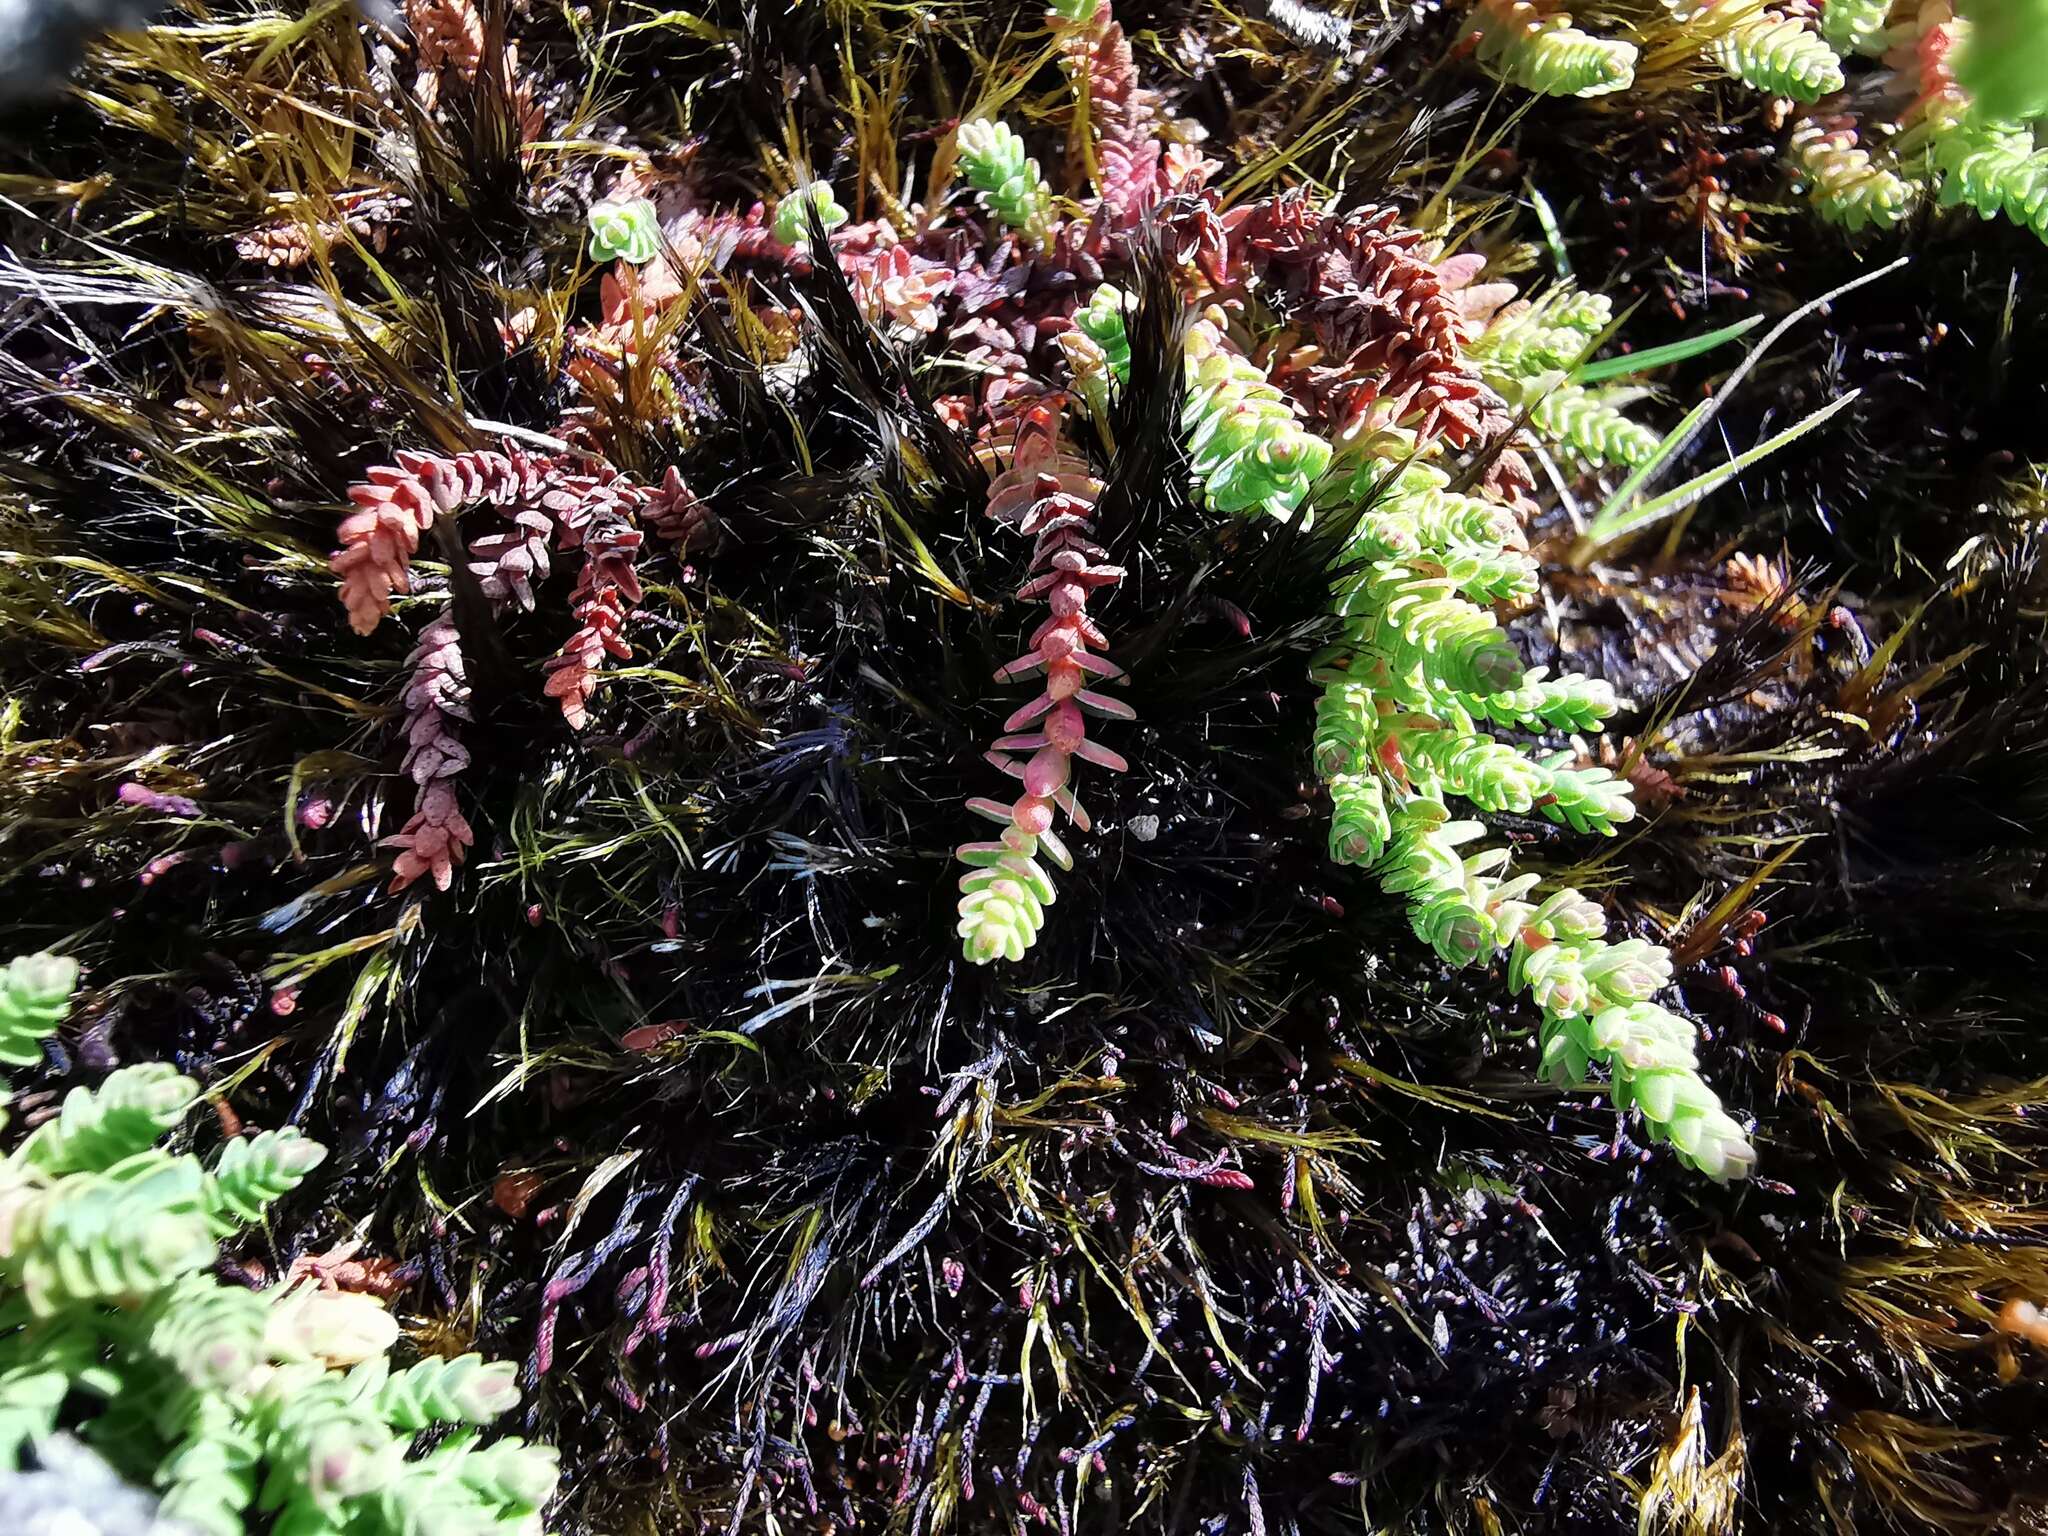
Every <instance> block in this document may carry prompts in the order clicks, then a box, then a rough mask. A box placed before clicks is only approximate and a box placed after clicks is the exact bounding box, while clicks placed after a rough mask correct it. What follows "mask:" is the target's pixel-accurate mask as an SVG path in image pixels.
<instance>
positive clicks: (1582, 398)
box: [1488, 373, 1663, 469]
mask: <svg viewBox="0 0 2048 1536" xmlns="http://www.w3.org/2000/svg"><path fill="white" fill-rule="evenodd" d="M1488 382H1489V383H1492V384H1493V385H1494V387H1495V388H1496V389H1498V390H1499V391H1500V393H1501V396H1502V398H1503V399H1505V400H1506V401H1507V402H1508V404H1510V405H1512V406H1515V407H1517V408H1519V409H1526V410H1527V411H1528V413H1529V426H1530V429H1531V430H1532V431H1534V432H1535V434H1536V435H1537V436H1538V437H1539V438H1541V439H1542V440H1543V441H1544V442H1546V443H1548V444H1550V445H1551V446H1552V447H1554V448H1560V449H1563V450H1564V451H1565V452H1567V453H1568V454H1570V455H1571V456H1572V457H1573V458H1576V459H1578V460H1580V461H1582V462H1583V463H1586V464H1589V465H1591V466H1593V467H1595V468H1601V467H1605V466H1608V465H1616V464H1618V465H1622V466H1624V467H1626V468H1630V469H1633V468H1634V467H1635V466H1636V465H1638V464H1644V463H1647V462H1648V461H1649V459H1650V456H1651V455H1652V454H1654V453H1655V452H1656V451H1657V445H1658V443H1660V442H1661V441H1663V439H1662V438H1661V437H1659V435H1658V434H1657V433H1655V432H1653V431H1651V430H1650V429H1649V428H1648V427H1646V426H1643V425H1642V424H1641V423H1639V422H1635V421H1631V420H1630V419H1629V417H1628V414H1627V413H1626V412H1625V411H1624V410H1623V408H1622V407H1623V406H1624V405H1625V404H1626V403H1628V402H1629V401H1631V400H1634V399H1637V398H1639V395H1638V394H1637V392H1635V391H1632V390H1612V389H1609V390H1600V389H1588V388H1586V387H1585V386H1584V385H1580V384H1573V383H1570V382H1569V381H1567V380H1566V378H1565V376H1564V375H1563V374H1562V373H1538V374H1532V375H1530V376H1528V377H1525V378H1516V377H1513V376H1502V377H1500V378H1499V379H1493V378H1489V380H1488Z"/></svg>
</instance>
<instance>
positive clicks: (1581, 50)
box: [1476, 0, 1636, 96]
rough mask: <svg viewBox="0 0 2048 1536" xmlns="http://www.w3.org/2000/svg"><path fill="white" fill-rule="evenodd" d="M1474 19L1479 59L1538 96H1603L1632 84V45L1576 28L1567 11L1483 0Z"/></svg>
mask: <svg viewBox="0 0 2048 1536" xmlns="http://www.w3.org/2000/svg"><path fill="white" fill-rule="evenodd" d="M1476 19H1477V21H1478V23H1479V47H1478V50H1477V54H1476V57H1477V58H1478V60H1479V63H1480V65H1481V67H1482V68H1484V69H1485V70H1486V72H1487V73H1488V74H1490V75H1492V76H1493V77H1494V78H1495V79H1497V80H1504V81H1506V82H1507V83H1508V84H1509V85H1518V86H1520V87H1521V88H1522V89H1523V90H1525V91H1534V92H1536V93H1537V94H1538V95H1542V96H1605V95H1607V94H1608V93H1610V92H1612V91H1621V90H1626V89H1627V88H1628V87H1629V86H1631V85H1633V84H1634V83H1635V78H1636V49H1635V45H1634V44H1633V43H1625V42H1622V41H1620V40H1619V39H1616V38H1607V37H1595V36H1594V35H1593V34H1592V33H1590V32H1585V31H1581V30H1580V29H1579V28H1578V27H1575V26H1573V25H1572V19H1571V17H1570V16H1567V15H1564V14H1561V13H1559V14H1552V15H1548V16H1546V15H1543V14H1541V13H1540V12H1539V11H1538V10H1537V9H1536V8H1535V7H1534V6H1533V5H1529V4H1526V3H1514V0H1487V3H1484V4H1482V5H1481V6H1480V7H1479V10H1478V13H1477V17H1476Z"/></svg>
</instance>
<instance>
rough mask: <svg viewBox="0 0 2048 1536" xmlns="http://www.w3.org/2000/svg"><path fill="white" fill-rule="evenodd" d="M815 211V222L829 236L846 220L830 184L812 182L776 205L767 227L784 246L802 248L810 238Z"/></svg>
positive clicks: (845, 214) (846, 216) (843, 210)
mask: <svg viewBox="0 0 2048 1536" xmlns="http://www.w3.org/2000/svg"><path fill="white" fill-rule="evenodd" d="M813 208H815V209H817V210H818V222H819V223H820V224H822V225H823V226H824V227H825V229H826V231H827V232H828V233H829V232H830V231H832V230H835V229H837V228H838V227H839V226H840V225H842V224H844V223H845V222H846V220H847V218H848V217H849V215H848V214H847V211H846V210H845V209H844V208H842V207H840V206H839V201H838V199H836V198H835V197H833V195H832V183H830V182H829V181H811V182H806V183H805V184H804V185H802V186H800V187H798V188H797V189H796V190H795V191H793V192H791V193H790V194H789V195H788V196H787V197H785V198H783V199H782V201H780V202H779V203H777V204H776V205H775V217H774V219H773V220H772V221H771V223H770V225H769V228H770V231H771V232H772V233H773V234H774V236H775V238H776V239H778V240H780V241H781V242H782V243H783V244H784V245H801V244H803V243H804V241H806V240H808V239H809V238H810V236H811V222H810V220H811V210H812V209H813Z"/></svg>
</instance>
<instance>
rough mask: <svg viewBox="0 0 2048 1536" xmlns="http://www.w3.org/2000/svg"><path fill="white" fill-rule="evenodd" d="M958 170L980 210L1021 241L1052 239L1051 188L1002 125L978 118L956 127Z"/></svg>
mask: <svg viewBox="0 0 2048 1536" xmlns="http://www.w3.org/2000/svg"><path fill="white" fill-rule="evenodd" d="M959 145H960V169H961V172H962V174H964V175H965V176H966V178H967V184H968V185H969V186H971V187H973V188H974V190H975V192H976V193H977V194H978V195H979V197H980V200H981V206H982V207H984V208H986V209H987V210H988V211H989V212H990V213H992V214H994V215H995V216H996V218H998V219H1000V220H1001V221H1002V222H1003V223H1004V224H1006V225H1008V226H1009V227H1010V228H1011V229H1014V230H1015V231H1017V233H1018V234H1020V235H1022V236H1023V237H1024V238H1025V239H1027V240H1029V241H1031V242H1033V243H1034V244H1037V245H1043V244H1044V243H1045V242H1046V241H1047V240H1048V239H1049V238H1051V235H1052V224H1053V207H1052V189H1051V188H1050V187H1048V186H1047V185H1046V184H1045V178H1044V177H1043V176H1041V175H1040V174H1039V172H1038V162H1037V161H1036V160H1033V159H1031V158H1030V157H1029V156H1028V155H1026V154H1025V153H1024V141H1023V140H1022V139H1020V138H1018V137H1017V134H1016V131H1015V130H1014V129H1012V128H1011V127H1010V125H1009V124H1008V123H1003V122H997V121H993V120H991V119H989V118H985V117H978V118H975V119H974V120H972V121H971V122H965V123H962V124H961V125H960V138H959Z"/></svg>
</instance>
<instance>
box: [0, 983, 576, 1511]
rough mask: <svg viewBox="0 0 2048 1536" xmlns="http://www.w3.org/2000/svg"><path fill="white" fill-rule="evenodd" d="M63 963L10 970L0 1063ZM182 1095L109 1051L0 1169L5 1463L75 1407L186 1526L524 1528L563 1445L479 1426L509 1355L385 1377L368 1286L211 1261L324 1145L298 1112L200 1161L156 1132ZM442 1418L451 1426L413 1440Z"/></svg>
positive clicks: (37, 1017) (510, 1393)
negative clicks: (98, 1079) (306, 1280)
mask: <svg viewBox="0 0 2048 1536" xmlns="http://www.w3.org/2000/svg"><path fill="white" fill-rule="evenodd" d="M76 980H77V967H76V965H74V964H73V963H72V962H70V961H66V960H58V959H56V958H54V957H52V956H48V955H37V956H30V957H27V958H26V959H21V960H16V961H15V962H13V964H12V965H11V966H9V967H8V969H7V971H6V973H5V975H4V977H0V1059H5V1060H7V1061H9V1062H12V1063H15V1064H17V1065H23V1064H26V1063H27V1062H29V1061H32V1060H34V1059H35V1054H36V1042H38V1041H39V1040H41V1039H42V1038H43V1037H45V1036H47V1035H48V1034H50V1033H51V1032H53V1031H54V1030H55V1029H56V1027H57V1025H58V1024H59V1022H61V1020H62V1018H63V1015H64V1010H65V1007H66V1003H67V1000H68V997H69V995H70V992H71V990H72V988H73V987H74V986H75V984H76ZM197 1091H198V1090H197V1085H196V1084H194V1083H193V1082H191V1081H190V1080H189V1079H187V1078H185V1077H182V1076H180V1075H179V1074H178V1073H176V1072H175V1071H173V1070H172V1069H170V1068H168V1067H164V1066H159V1065H144V1066H134V1067H124V1068H122V1069H121V1070H120V1071H117V1072H115V1073H114V1074H113V1075H112V1076H110V1077H109V1078H108V1079H107V1081H106V1082H105V1083H104V1084H103V1085H102V1086H101V1087H99V1088H98V1089H96V1090H90V1089H84V1088H80V1089H75V1090H73V1091H72V1092H71V1094H70V1095H68V1096H67V1097H66V1099H65V1100H64V1103H63V1106H62V1108H61V1110H60V1111H59V1112H58V1114H57V1116H56V1117H55V1118H54V1119H51V1120H49V1121H47V1122H45V1123H44V1124H43V1125H41V1126H39V1127H38V1128H37V1129H36V1130H35V1131H34V1132H33V1133H32V1134H31V1135H30V1136H29V1137H28V1138H27V1139H26V1140H24V1141H23V1142H22V1144H21V1145H20V1146H19V1147H18V1148H17V1149H16V1150H15V1151H14V1153H13V1154H12V1155H11V1156H9V1157H8V1158H7V1159H6V1161H5V1162H4V1163H0V1474H4V1473H5V1472H8V1471H11V1470H14V1469H16V1468H18V1467H19V1466H20V1463H21V1460H22V1456H23V1453H24V1451H25V1450H26V1449H27V1448H28V1447H29V1446H31V1445H33V1444H34V1443H36V1442H38V1441H41V1440H43V1439H45V1438H47V1437H48V1436H49V1435H50V1434H52V1432H53V1431H54V1430H55V1429H56V1428H57V1425H58V1423H59V1420H60V1418H65V1419H72V1418H76V1417H78V1416H79V1414H80V1413H81V1412H83V1414H84V1416H85V1417H84V1423H83V1427H82V1429H81V1430H80V1433H81V1434H82V1435H83V1436H84V1437H85V1438H86V1439H87V1440H88V1441H90V1442H91V1443H93V1444H94V1445H95V1446H96V1447H97V1448H98V1449H99V1450H100V1451H101V1452H102V1453H103V1454H104V1455H105V1456H106V1457H107V1459H108V1460H109V1462H110V1463H111V1464H112V1465H113V1466H114V1467H115V1468H116V1469H117V1470H119V1471H120V1472H122V1473H123V1474H124V1475H126V1476H127V1477H129V1478H131V1479H132V1480H134V1481H136V1482H138V1483H142V1484H146V1485H150V1486H153V1487H154V1488H155V1489H156V1490H157V1491H158V1492H159V1493H160V1495H161V1502H160V1513H161V1515H162V1516H163V1518H164V1519H165V1520H167V1521H171V1522H175V1523H177V1524H180V1525H182V1526H184V1527H187V1528H189V1529H191V1530H193V1531H195V1532H198V1533H201V1536H246V1533H247V1532H248V1531H250V1530H251V1529H263V1530H268V1531H270V1532H273V1533H274V1536H485V1533H514V1536H539V1532H540V1529H541V1523H540V1509H541V1507H542V1506H543V1505H544V1504H545V1503H546V1502H547V1501H548V1499H549V1498H551V1497H552V1496H553V1492H554V1485H555V1478H556V1463H555V1453H554V1452H553V1450H551V1449H549V1448H547V1447H543V1446H529V1445H526V1444H524V1443H523V1442H521V1441H519V1440H517V1439H501V1440H499V1441H497V1442H496V1443H494V1444H491V1445H488V1446H484V1445H480V1444H479V1443H478V1440H477V1437H476V1433H475V1429H476V1427H477V1426H481V1425H484V1424H487V1423H489V1422H490V1421H492V1420H493V1419H495V1418H497V1417H498V1416H500V1415H501V1414H503V1413H504V1412H505V1411H506V1410H508V1409H510V1408H511V1407H512V1406H513V1405H514V1404H515V1403H516V1402H517V1401H518V1396H519V1394H518V1389H517V1387H516V1386H515V1384H514V1381H513V1376H514V1367H513V1366H511V1365H510V1364H509V1363H498V1364H486V1363H485V1362H484V1361H483V1360H481V1359H480V1358H479V1357H477V1356H474V1355H471V1356H465V1357H463V1358H461V1359H459V1360H428V1361H424V1362H422V1363H421V1364H419V1365H415V1366H413V1367H411V1368H410V1369H409V1370H404V1371H399V1372H396V1373H394V1372H393V1371H392V1370H391V1367H390V1364H389V1360H388V1351H389V1350H390V1348H391V1346H392V1345H393V1344H394V1343H395V1342H396V1340H397V1336H398V1329H397V1324H396V1323H395V1322H394V1321H393V1320H392V1318H391V1316H390V1314H389V1313H388V1312H386V1311H385V1310H384V1309H383V1308H382V1307H381V1306H380V1305H379V1304H378V1303H376V1302H375V1301H373V1300H371V1299H369V1298H367V1297H363V1296H355V1295H348V1294H344V1293H339V1292H320V1291H315V1290H309V1289H297V1290H291V1291H287V1290H285V1289H283V1288H281V1287H280V1288H274V1289H272V1290H269V1291H251V1290H245V1289H243V1288H240V1287H237V1286H231V1285H225V1284H223V1283H221V1282H220V1281H219V1280H218V1279H216V1278H215V1277H214V1276H213V1274H212V1273H211V1270H212V1267H213V1264H214V1261H215V1259H216V1258H217V1256H218V1246H217V1245H218V1242H219V1240H220V1239H221V1238H222V1237H225V1236H227V1235H229V1234H231V1233H234V1232H236V1231H239V1230H241V1229H242V1228H243V1227H245V1226H246V1225H248V1224H250V1223H252V1222H257V1221H260V1220H262V1218H263V1214H264V1211H265V1209H266V1208H267V1207H268V1206H269V1205H270V1204H271V1203H272V1202H274V1201H275V1200H277V1199H278V1198H279V1197H281V1196H282V1195H284V1194H286V1193H288V1192H290V1191H291V1190H292V1189H293V1188H295V1187H296V1186H297V1185H298V1184H299V1183H300V1181H302V1180H303V1179H304V1178H305V1176H306V1175H307V1174H308V1173H309V1172H311V1170H312V1169H313V1168H314V1167H315V1166H316V1165H317V1164H318V1163H319V1162H320V1160H321V1159H322V1157H323V1156H324V1155H325V1154H324V1152H323V1150H322V1148H321V1147H320V1146H319V1145H318V1144H316V1143H314V1142H310V1141H307V1140H305V1139H304V1138H303V1137H301V1136H299V1135H298V1133H297V1132H295V1131H292V1130H282V1131H271V1132H265V1133H263V1134H261V1135H258V1136H253V1137H247V1138H243V1137H237V1138H235V1139H233V1140H231V1141H230V1142H229V1143H228V1144H227V1146H226V1148H225V1149H224V1150H223V1151H222V1153H221V1155H220V1156H219V1158H218V1159H217V1160H216V1161H215V1163H214V1165H213V1166H212V1167H211V1168H208V1167H207V1166H206V1165H205V1164H203V1163H202V1162H201V1161H200V1160H199V1159H198V1158H197V1157H194V1156H192V1155H190V1154H189V1153H171V1152H167V1151H165V1150H163V1148H162V1147H161V1146H159V1145H158V1143H159V1142H160V1141H161V1139H162V1138H163V1137H164V1136H165V1135H166V1134H168V1133H169V1132H171V1131H173V1130H174V1129H176V1127H177V1126H178V1125H179V1123H180V1122H181V1121H182V1120H183V1118H184V1116H185V1113H186V1111H187V1110H188V1109H189V1108H190V1107H191V1105H192V1103H193V1102H194V1100H195V1099H196V1097H197ZM342 1367H347V1368H346V1369H342ZM437 1426H455V1427H456V1432H455V1433H453V1434H451V1435H449V1436H448V1437H447V1438H444V1439H442V1440H440V1441H439V1442H438V1443H437V1444H435V1445H434V1446H433V1448H432V1449H431V1450H429V1451H427V1452H426V1453H425V1454H423V1455H418V1456H415V1455H413V1454H412V1443H413V1438H414V1436H415V1435H416V1434H417V1433H418V1432H419V1431H421V1430H423V1429H429V1428H434V1427H437Z"/></svg>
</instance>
